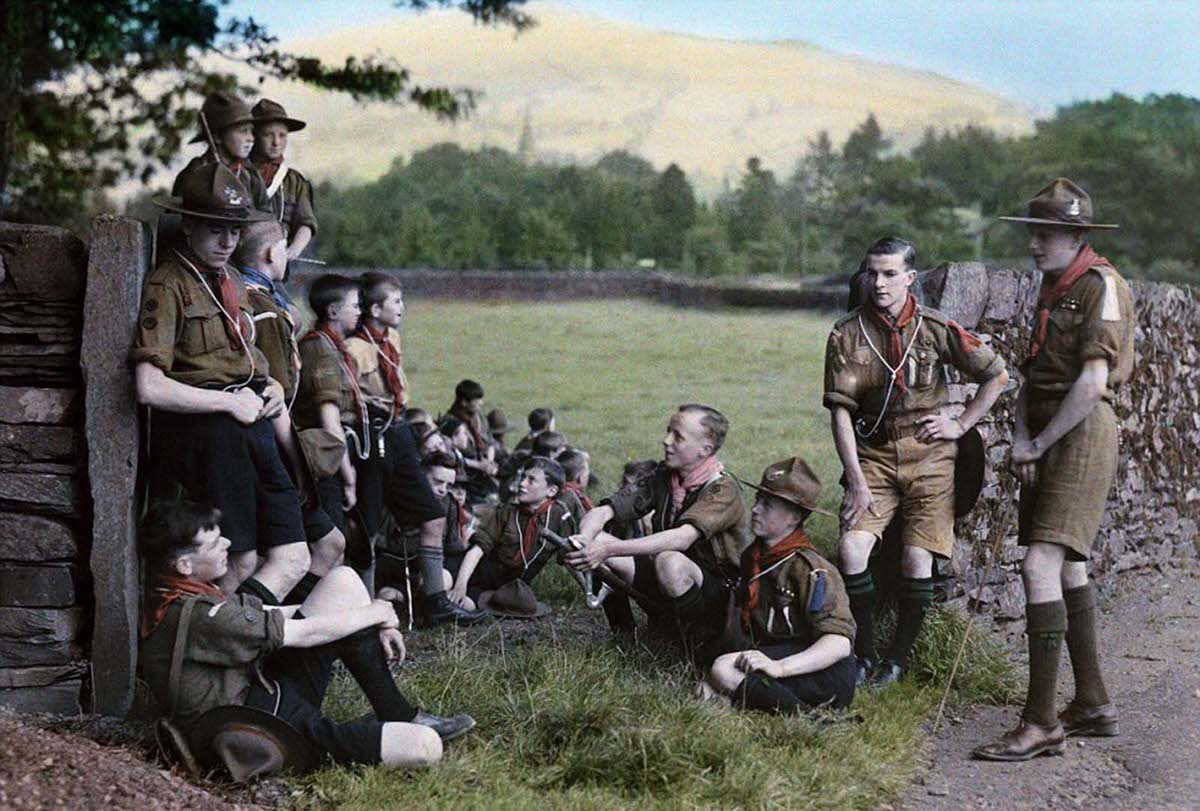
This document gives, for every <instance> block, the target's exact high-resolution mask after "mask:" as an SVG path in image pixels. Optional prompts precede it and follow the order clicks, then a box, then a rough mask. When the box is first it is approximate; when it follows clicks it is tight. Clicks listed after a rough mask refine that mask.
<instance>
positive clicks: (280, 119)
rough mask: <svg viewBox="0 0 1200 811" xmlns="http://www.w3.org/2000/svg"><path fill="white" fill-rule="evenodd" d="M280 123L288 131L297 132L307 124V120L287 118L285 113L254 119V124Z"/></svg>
mask: <svg viewBox="0 0 1200 811" xmlns="http://www.w3.org/2000/svg"><path fill="white" fill-rule="evenodd" d="M274 123H280V124H283V125H284V126H286V127H287V131H288V132H299V131H300V130H302V129H304V128H305V127H307V126H308V122H306V121H301V120H300V119H298V118H288V117H287V116H285V115H270V116H265V117H263V118H256V119H254V125H255V126H258V125H259V124H274Z"/></svg>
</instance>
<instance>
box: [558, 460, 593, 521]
mask: <svg viewBox="0 0 1200 811" xmlns="http://www.w3.org/2000/svg"><path fill="white" fill-rule="evenodd" d="M555 461H556V462H558V463H559V464H560V465H561V466H562V469H563V475H564V476H565V477H566V479H565V481H564V482H563V491H562V500H563V501H564V502H565V503H566V504H567V507H568V508H569V509H570V510H571V515H573V516H574V517H575V523H576V524H577V525H578V524H579V523H580V522H581V521H583V516H584V515H586V514H587V511H588V510H590V509H592V508H593V507H594V506H595V505H594V504H592V500H591V499H590V498H588V495H587V494H586V493H585V492H583V491H584V488H585V487H587V485H588V479H589V477H590V476H591V473H592V471H591V467H590V463H591V457H590V456H588V453H587V451H584V450H580V449H579V448H567V449H566V450H565V451H563V452H562V453H561V454H559V456H558V459H556V460H555Z"/></svg>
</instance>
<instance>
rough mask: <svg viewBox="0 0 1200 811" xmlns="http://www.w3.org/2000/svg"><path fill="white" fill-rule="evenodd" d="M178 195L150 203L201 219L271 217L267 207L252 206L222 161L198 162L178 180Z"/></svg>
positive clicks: (228, 219) (263, 218)
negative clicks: (201, 163)
mask: <svg viewBox="0 0 1200 811" xmlns="http://www.w3.org/2000/svg"><path fill="white" fill-rule="evenodd" d="M179 192H180V194H179V196H178V197H165V196H160V197H155V198H154V201H153V202H154V205H156V206H158V207H159V208H163V209H166V210H167V211H175V212H178V213H180V214H187V215H189V216H192V217H200V218H201V219H205V220H219V221H221V222H242V223H245V222H260V221H263V220H273V219H275V217H274V215H273V214H271V213H270V212H269V211H259V210H258V209H256V208H255V207H254V198H253V197H251V196H250V192H249V191H248V190H247V189H246V186H245V185H244V184H243V183H242V182H241V181H240V180H238V179H237V178H236V177H234V174H233V172H231V171H229V169H227V168H226V167H225V166H224V164H222V163H220V162H217V161H214V162H213V163H212V164H205V165H202V166H198V167H196V168H194V169H191V170H190V171H187V172H186V173H185V174H184V175H183V176H182V177H181V178H180V181H179Z"/></svg>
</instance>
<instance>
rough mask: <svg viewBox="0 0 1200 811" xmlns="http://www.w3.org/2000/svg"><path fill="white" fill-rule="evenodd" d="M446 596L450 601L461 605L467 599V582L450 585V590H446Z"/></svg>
mask: <svg viewBox="0 0 1200 811" xmlns="http://www.w3.org/2000/svg"><path fill="white" fill-rule="evenodd" d="M446 597H447V599H449V600H450V602H452V603H454V604H455V605H459V606H461V605H462V604H463V603H464V602H466V599H467V584H466V583H455V584H454V585H453V586H451V587H450V591H448V592H446Z"/></svg>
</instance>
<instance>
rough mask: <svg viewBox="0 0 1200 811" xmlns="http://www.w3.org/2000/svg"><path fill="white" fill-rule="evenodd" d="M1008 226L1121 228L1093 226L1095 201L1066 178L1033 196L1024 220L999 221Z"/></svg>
mask: <svg viewBox="0 0 1200 811" xmlns="http://www.w3.org/2000/svg"><path fill="white" fill-rule="evenodd" d="M1000 219H1002V220H1007V221H1009V222H1023V223H1027V224H1029V225H1051V226H1059V227H1061V228H1119V227H1120V226H1117V225H1112V224H1111V223H1095V222H1092V198H1091V197H1089V196H1088V193H1087V192H1085V191H1084V190H1083V189H1082V188H1080V187H1079V186H1078V185H1076V184H1075V183H1073V182H1072V181H1070V180H1068V179H1067V178H1065V177H1060V178H1057V179H1055V180H1054V181H1053V182H1052V183H1050V185H1048V186H1046V188H1044V189H1042V190H1041V191H1039V192H1038V193H1037V194H1036V195H1034V197H1033V199H1032V200H1030V201H1029V207H1028V209H1027V213H1026V215H1025V216H1024V217H1000Z"/></svg>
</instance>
